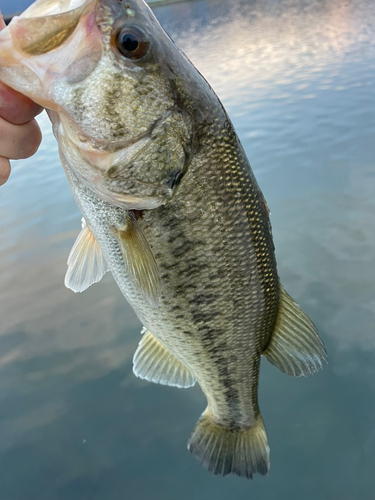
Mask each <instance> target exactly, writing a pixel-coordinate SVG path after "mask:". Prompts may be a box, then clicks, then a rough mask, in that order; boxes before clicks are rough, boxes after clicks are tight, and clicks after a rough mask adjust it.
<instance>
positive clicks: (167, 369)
mask: <svg viewBox="0 0 375 500" xmlns="http://www.w3.org/2000/svg"><path fill="white" fill-rule="evenodd" d="M142 333H143V337H142V339H141V341H140V343H139V346H138V348H137V350H136V351H135V354H134V357H133V372H134V374H135V375H136V376H137V377H139V378H143V379H145V380H148V381H149V382H155V383H156V384H163V385H173V386H175V387H180V388H184V387H192V386H193V385H194V384H195V378H194V377H193V375H192V374H191V373H190V372H189V370H188V369H187V368H186V367H185V366H184V365H183V364H182V363H181V361H179V360H178V359H177V358H175V357H174V356H173V354H171V353H170V352H169V351H168V350H167V349H166V348H165V347H164V346H163V345H162V344H161V343H160V342H159V341H158V340H157V339H156V338H155V337H154V336H153V335H152V334H151V333H150V332H149V331H148V330H146V329H145V328H144V329H143V330H142Z"/></svg>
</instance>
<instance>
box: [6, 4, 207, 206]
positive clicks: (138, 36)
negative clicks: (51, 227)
mask: <svg viewBox="0 0 375 500" xmlns="http://www.w3.org/2000/svg"><path fill="white" fill-rule="evenodd" d="M0 66H1V68H0V80H1V81H3V82H4V83H6V84H7V85H9V86H11V87H13V88H15V89H16V90H18V91H19V92H22V93H24V94H26V95H28V96H29V97H30V98H31V99H33V100H34V101H35V102H37V103H39V104H41V105H42V106H44V107H46V108H47V110H48V112H49V115H50V118H51V120H52V122H53V130H54V133H55V135H56V137H57V140H58V143H59V149H60V155H61V158H62V160H63V165H64V168H65V169H66V170H69V171H70V173H71V175H73V176H75V177H74V178H76V179H78V180H79V182H82V183H84V184H85V185H86V186H88V187H89V188H90V189H92V190H94V191H95V192H96V193H97V194H98V195H99V196H100V197H102V198H103V199H105V200H106V201H108V202H110V203H112V204H114V205H117V206H120V207H123V208H125V209H148V208H156V207H158V206H160V205H162V204H164V203H166V202H167V201H168V200H169V199H170V198H171V197H172V196H173V193H174V191H175V189H177V186H178V184H179V182H180V181H181V179H182V177H183V176H184V174H185V172H186V170H187V168H188V165H189V162H190V159H191V157H192V155H193V154H194V152H195V151H196V150H197V147H198V141H197V123H198V122H202V121H203V120H207V116H208V115H209V108H210V106H209V102H208V101H210V100H211V99H212V94H213V92H210V90H211V89H210V88H209V86H208V84H207V83H206V82H205V80H204V79H203V77H201V75H200V74H199V73H198V72H197V70H196V69H195V68H194V67H193V66H192V64H191V63H190V61H188V59H187V58H186V57H185V56H184V55H183V54H182V53H181V52H180V51H179V49H178V48H177V47H176V46H175V44H174V43H173V41H172V40H171V39H170V38H169V36H168V35H167V34H166V33H165V31H164V30H163V28H162V27H161V26H160V24H159V23H158V21H157V20H156V18H155V16H154V14H153V13H152V11H151V10H150V8H149V7H148V6H147V4H146V3H145V2H144V1H143V0H128V1H127V0H63V1H56V0H38V1H37V2H35V3H34V4H33V5H32V6H31V7H29V8H28V9H27V10H26V11H25V12H24V13H23V14H22V15H21V16H19V17H15V18H13V20H12V21H11V23H10V24H9V26H8V27H7V28H6V29H4V30H3V31H2V32H1V33H0ZM213 95H214V94H213ZM215 97H216V96H215ZM205 110H206V114H205ZM204 114H205V116H203V115H204Z"/></svg>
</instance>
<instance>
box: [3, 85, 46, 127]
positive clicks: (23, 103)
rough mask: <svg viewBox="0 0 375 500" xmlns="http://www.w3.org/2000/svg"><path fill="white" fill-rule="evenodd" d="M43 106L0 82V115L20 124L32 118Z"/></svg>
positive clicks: (10, 121) (8, 120)
mask: <svg viewBox="0 0 375 500" xmlns="http://www.w3.org/2000/svg"><path fill="white" fill-rule="evenodd" d="M41 111H43V108H42V107H41V106H39V104H36V103H35V102H33V101H32V100H31V99H29V98H28V97H26V96H25V95H23V94H20V93H19V92H16V91H15V90H13V89H11V88H10V87H8V86H7V85H5V84H4V83H1V82H0V117H1V118H4V120H6V121H7V122H9V123H14V124H15V125H22V124H24V123H27V122H29V121H30V120H32V119H33V118H34V117H35V116H36V115H38V114H39V113H40V112H41Z"/></svg>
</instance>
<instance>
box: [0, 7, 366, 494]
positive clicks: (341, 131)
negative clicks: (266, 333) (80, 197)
mask: <svg viewBox="0 0 375 500" xmlns="http://www.w3.org/2000/svg"><path fill="white" fill-rule="evenodd" d="M25 6H26V3H22V2H18V3H17V9H18V10H22V8H24V7H25ZM1 9H2V12H3V13H9V12H11V11H14V10H16V9H15V8H14V3H13V2H12V3H11V2H10V1H9V0H2V3H1ZM155 14H156V16H157V17H158V19H159V20H160V22H161V23H162V25H163V26H164V27H165V28H166V30H167V31H168V32H169V34H170V35H171V36H172V38H173V39H174V40H175V42H176V43H177V44H178V45H179V46H180V47H181V48H182V49H183V50H184V51H185V52H186V54H187V55H188V57H189V58H190V59H191V60H192V61H193V63H194V64H195V65H196V66H197V68H198V69H199V70H200V71H201V72H202V73H203V74H204V76H205V77H206V79H207V80H208V81H209V82H210V84H211V85H212V86H213V88H214V89H215V91H216V92H217V94H218V95H219V97H220V98H221V99H222V101H223V103H224V105H225V107H226V109H227V111H228V113H229V115H230V117H231V119H232V120H233V122H234V125H235V127H236V129H237V132H238V134H239V136H240V139H241V141H242V143H243V145H244V147H245V150H246V152H247V154H248V156H249V159H250V162H251V164H252V167H253V170H254V172H255V174H256V177H257V179H258V182H259V184H260V186H261V188H262V190H263V192H264V195H265V197H266V199H267V202H268V205H269V207H270V209H271V213H272V215H271V221H272V225H273V232H274V239H275V245H276V254H277V259H278V266H279V273H280V276H281V279H282V282H283V283H284V286H285V287H286V289H287V290H288V291H289V293H290V294H291V295H292V296H293V297H294V298H295V299H296V300H297V302H298V303H299V304H300V305H301V306H302V307H303V309H304V310H305V311H306V312H307V313H308V314H309V315H310V317H311V318H312V319H313V321H314V322H315V323H316V325H317V327H318V329H319V332H320V335H321V337H322V338H323V339H324V341H325V344H326V347H327V350H328V353H329V364H328V365H327V366H325V368H324V370H323V371H322V372H320V373H318V374H316V375H314V376H313V377H310V378H308V379H293V378H291V377H288V376H286V375H283V374H282V373H281V372H279V371H278V370H277V369H276V368H274V367H273V366H271V365H269V364H268V363H267V361H265V360H263V362H262V368H261V380H260V405H261V408H262V413H263V416H264V419H265V422H266V426H267V431H268V437H269V443H270V446H271V470H270V473H269V476H268V477H255V479H254V480H253V481H246V480H241V479H239V478H237V477H234V476H231V477H226V478H220V477H213V476H211V475H210V474H209V473H208V472H206V471H205V470H203V469H201V468H200V466H199V464H198V462H197V461H196V460H195V459H194V458H193V457H191V456H190V454H189V453H188V452H187V450H186V442H187V438H188V436H189V434H190V432H191V430H192V429H193V426H194V424H195V422H196V420H197V418H198V417H199V415H200V413H201V412H202V410H203V409H204V407H205V398H204V397H203V395H202V393H201V391H200V389H199V387H194V388H193V389H189V390H178V389H174V388H169V387H162V386H158V385H155V384H150V383H147V382H144V381H141V380H139V379H136V378H135V377H134V375H133V374H132V363H131V359H132V356H133V353H134V351H135V349H136V346H137V344H138V342H139V340H140V335H139V333H140V330H141V324H140V323H139V321H138V320H137V318H136V317H135V315H134V313H133V312H132V311H131V309H130V307H129V306H128V305H127V303H126V301H125V299H124V298H123V297H122V296H121V294H120V292H119V290H118V289H117V287H116V286H115V284H114V282H113V279H112V278H111V276H109V275H106V276H105V278H104V279H103V281H102V282H101V283H99V284H97V285H95V286H93V287H91V288H90V289H89V290H87V291H86V292H85V293H83V294H77V295H75V294H73V292H71V291H70V290H67V289H66V288H65V287H64V284H63V280H64V274H65V271H66V260H67V257H68V254H69V251H70V248H71V246H72V245H73V242H74V240H75V238H76V236H77V235H78V233H79V230H80V214H79V213H78V210H77V208H76V206H75V204H74V202H73V199H72V196H71V193H70V191H69V188H68V184H67V181H66V179H65V176H64V173H63V170H62V167H61V166H60V164H59V159H58V155H57V148H56V143H55V140H54V138H53V136H52V134H51V129H50V124H49V122H48V119H47V117H46V116H45V115H42V116H41V117H40V123H41V126H42V129H43V131H44V139H43V143H42V145H41V147H40V149H39V152H38V153H37V154H36V155H35V156H34V157H33V158H31V159H29V160H25V161H18V162H13V172H12V176H11V178H10V180H9V182H8V183H7V184H6V185H5V186H3V187H1V188H0V318H1V322H0V471H1V472H0V499H1V500H30V499H34V498H35V499H38V500H67V499H69V500H119V499H137V500H146V499H152V500H176V499H177V498H178V499H179V500H185V499H186V500H191V499H194V500H206V499H207V498H208V499H211V498H215V500H227V499H229V498H230V499H236V500H245V499H246V500H247V499H250V498H252V499H257V500H273V499H275V500H291V499H293V500H294V499H301V498H303V499H304V500H316V499H317V498H318V499H319V500H326V499H332V500H336V499H337V498H340V499H341V500H346V499H348V500H353V498H355V499H357V500H369V499H371V498H373V491H374V487H375V477H374V470H375V453H374V449H375V419H374V414H375V283H374V281H375V216H374V214H375V196H374V193H375V151H374V143H375V137H374V132H375V117H374V98H375V90H374V89H375V86H374V83H375V64H374V63H375V41H374V35H373V33H374V23H375V2H373V0H259V1H256V0H254V1H252V0H248V1H245V0H231V1H230V2H229V1H228V0H196V1H192V2H179V3H175V4H170V5H167V6H159V7H157V8H155Z"/></svg>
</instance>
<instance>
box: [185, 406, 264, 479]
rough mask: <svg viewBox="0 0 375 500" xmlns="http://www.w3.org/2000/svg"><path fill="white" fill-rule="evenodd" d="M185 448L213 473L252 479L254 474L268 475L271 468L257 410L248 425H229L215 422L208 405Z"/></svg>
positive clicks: (262, 427) (261, 422)
mask: <svg viewBox="0 0 375 500" xmlns="http://www.w3.org/2000/svg"><path fill="white" fill-rule="evenodd" d="M188 450H189V451H190V452H191V453H192V454H193V455H194V456H195V457H196V458H197V459H198V460H199V461H200V462H201V464H202V465H203V467H205V468H206V469H208V470H209V471H210V472H212V473H213V474H221V475H223V476H226V475H227V474H237V476H240V477H246V478H248V479H251V478H252V477H253V474H255V473H259V474H262V475H265V474H267V472H268V469H269V467H270V461H269V451H270V449H269V446H268V442H267V434H266V429H265V428H264V424H263V419H262V416H261V414H260V413H259V415H258V418H257V421H256V422H255V424H254V425H253V426H251V427H246V428H229V427H224V426H223V425H219V424H217V423H216V422H215V421H214V420H213V418H212V415H211V413H210V411H209V410H208V408H207V409H206V411H205V412H204V413H203V414H202V416H201V418H200V419H199V420H198V422H197V424H196V426H195V428H194V430H193V432H192V434H191V436H190V439H189V441H188Z"/></svg>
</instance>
